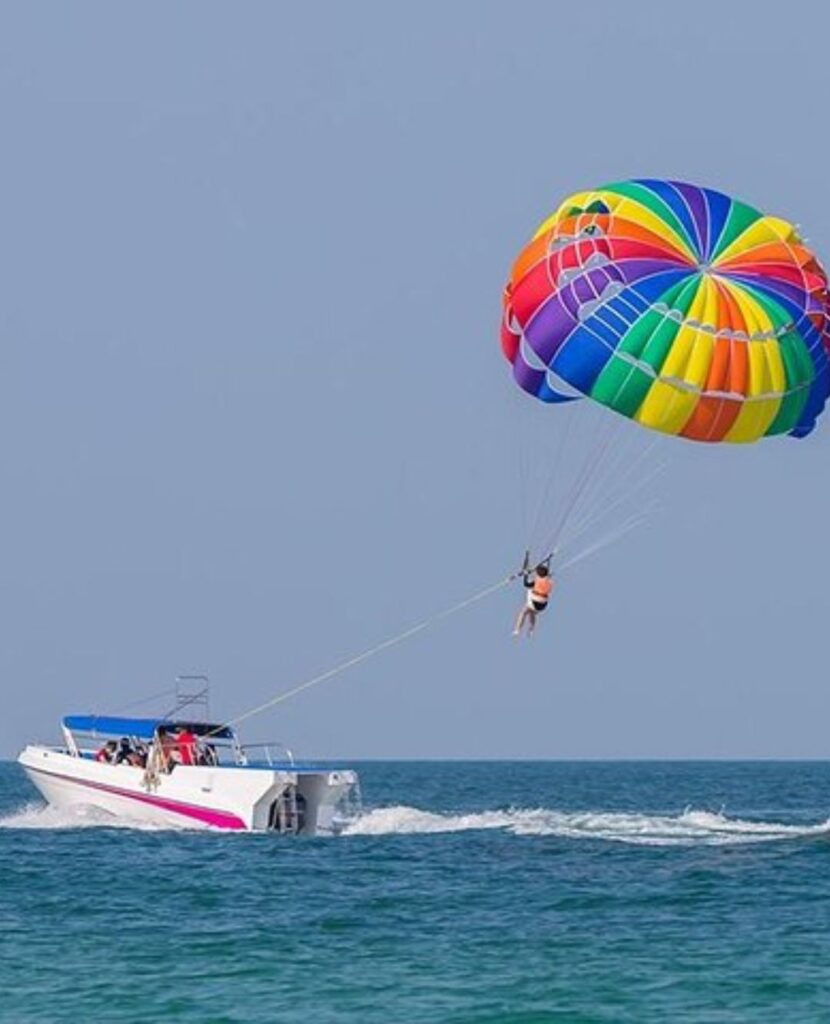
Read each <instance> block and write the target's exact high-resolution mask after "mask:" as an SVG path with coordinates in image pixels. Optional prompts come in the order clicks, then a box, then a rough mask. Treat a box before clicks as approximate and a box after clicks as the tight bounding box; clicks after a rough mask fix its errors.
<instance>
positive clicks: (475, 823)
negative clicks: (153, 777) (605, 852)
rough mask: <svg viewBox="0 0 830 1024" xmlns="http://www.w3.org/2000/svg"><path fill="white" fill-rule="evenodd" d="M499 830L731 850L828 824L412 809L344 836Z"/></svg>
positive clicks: (352, 826) (362, 820)
mask: <svg viewBox="0 0 830 1024" xmlns="http://www.w3.org/2000/svg"><path fill="white" fill-rule="evenodd" d="M474 829H501V830H503V831H505V832H509V833H511V834H513V835H516V836H559V837H561V838H566V839H602V840H607V841H609V842H618V843H632V844H635V845H639V846H692V845H729V844H732V845H735V844H741V843H760V842H770V841H773V840H781V839H797V838H805V837H809V836H819V835H830V820H828V821H826V822H823V823H821V824H817V825H805V826H803V825H786V824H782V823H779V822H765V821H748V820H744V819H741V818H730V817H727V816H726V815H725V814H723V813H713V812H711V811H702V810H701V811H697V810H693V809H691V808H687V809H686V810H685V811H684V812H683V813H682V814H678V815H659V814H637V813H619V812H610V811H576V812H574V811H571V812H565V811H556V810H547V809H545V808H537V809H535V810H523V809H521V808H510V809H508V810H499V811H480V812H477V813H470V814H436V813H433V812H431V811H423V810H419V809H418V808H416V807H404V806H395V807H379V808H375V809H374V810H369V811H366V812H364V813H363V814H361V815H359V816H358V817H357V818H355V819H353V820H352V821H350V822H349V823H348V824H347V825H346V827H345V828H344V829H343V834H344V835H347V836H356V835H363V836H380V835H407V834H409V835H412V834H421V835H424V834H431V833H432V834H434V833H441V832H465V831H470V830H474Z"/></svg>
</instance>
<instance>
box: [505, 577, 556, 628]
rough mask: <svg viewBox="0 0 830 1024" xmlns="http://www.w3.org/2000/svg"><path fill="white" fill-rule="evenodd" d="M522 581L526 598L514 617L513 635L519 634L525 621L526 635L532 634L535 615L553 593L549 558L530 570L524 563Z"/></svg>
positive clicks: (543, 608)
mask: <svg viewBox="0 0 830 1024" xmlns="http://www.w3.org/2000/svg"><path fill="white" fill-rule="evenodd" d="M522 583H523V584H524V586H525V588H526V589H527V599H526V601H525V605H524V607H523V608H522V609H521V611H520V612H519V614H518V616H517V618H516V625H515V627H514V628H513V636H519V635H520V633H521V632H522V627H523V626H524V624H525V623H527V624H528V626H527V635H528V636H532V635H533V631H534V629H535V628H536V616H537V615H538V614H539V613H540V612H543V611H544V610H545V608H547V606H548V601H549V600H550V595H551V594H552V593H553V587H554V581H553V577H552V576H551V574H550V560H549V559H548V560H546V561H544V562H540V563H539V565H537V566H536V568H535V569H532V570H531V569H529V568H528V567H527V564H525V566H524V569H523V571H522Z"/></svg>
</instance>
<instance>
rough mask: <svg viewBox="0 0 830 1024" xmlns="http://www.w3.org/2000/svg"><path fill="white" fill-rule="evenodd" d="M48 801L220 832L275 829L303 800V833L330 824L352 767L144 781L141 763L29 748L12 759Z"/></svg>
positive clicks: (185, 772) (182, 774) (193, 773)
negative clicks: (286, 808) (288, 807)
mask: <svg viewBox="0 0 830 1024" xmlns="http://www.w3.org/2000/svg"><path fill="white" fill-rule="evenodd" d="M18 761H19V763H20V764H21V765H22V767H23V769H24V770H25V772H26V774H27V775H28V777H29V778H30V779H31V781H32V783H33V784H34V785H35V786H36V788H37V789H38V790H39V791H40V793H41V794H42V795H43V797H44V799H45V800H46V801H47V802H48V803H49V804H51V805H53V806H55V807H58V808H64V809H80V808H94V809H95V810H97V811H100V812H103V813H105V814H108V815H111V816H112V817H113V818H115V819H118V820H119V821H122V822H126V823H136V824H144V825H151V826H157V827H162V828H164V827H174V828H183V827H184V828H201V829H219V830H223V831H237V832H238V831H281V830H283V829H282V828H281V827H280V823H281V821H282V819H280V817H279V816H278V815H277V814H275V807H276V806H277V804H278V802H279V801H283V800H285V799H286V795H289V794H290V795H292V799H293V800H294V801H295V802H296V800H297V799H298V797H297V795H296V794H299V799H300V800H301V802H302V808H303V815H302V821H301V824H300V826H299V827H296V823H295V827H294V828H293V829H292V830H293V831H299V832H302V833H303V834H307V835H316V834H320V833H326V832H330V831H332V830H333V829H334V828H335V825H336V817H335V812H336V808H337V806H338V803H339V801H340V799H341V797H342V796H344V795H345V794H346V793H347V792H348V790H349V789H350V788H351V787H352V786H353V785H354V784H355V783H356V776H355V775H354V773H353V772H347V771H346V772H329V771H320V772H308V773H303V772H297V771H293V770H281V769H276V768H272V767H268V768H257V767H254V768H249V767H243V766H239V767H209V766H195V765H194V766H189V765H188V766H185V765H179V766H177V767H176V768H175V770H174V771H173V772H171V773H170V774H169V775H167V774H164V775H161V776H160V777H158V778H157V779H155V780H152V782H150V781H148V779H147V777H146V775H145V772H144V770H143V769H141V768H134V767H132V766H130V765H111V764H103V763H99V762H96V761H94V760H90V759H88V758H86V757H83V756H76V755H74V754H71V753H69V752H68V751H64V750H60V749H57V748H54V747H43V746H34V745H33V746H28V747H26V749H25V750H24V751H23V752H22V753H21V754H20V757H19V758H18Z"/></svg>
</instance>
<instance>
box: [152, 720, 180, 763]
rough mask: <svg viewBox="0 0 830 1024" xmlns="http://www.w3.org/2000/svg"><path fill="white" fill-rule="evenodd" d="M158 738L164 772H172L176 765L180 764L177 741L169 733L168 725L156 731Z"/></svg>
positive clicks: (161, 726)
mask: <svg viewBox="0 0 830 1024" xmlns="http://www.w3.org/2000/svg"><path fill="white" fill-rule="evenodd" d="M156 734H157V736H158V747H159V750H160V751H161V762H162V767H163V769H164V771H166V772H172V771H173V768H174V766H175V765H177V764H178V763H179V748H178V745H177V744H176V741H175V739H174V738H173V737H172V736H171V735H170V733H169V732H168V731H167V726H166V725H160V726H159V727H158V729H157V730H156Z"/></svg>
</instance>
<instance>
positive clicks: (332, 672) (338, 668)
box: [223, 572, 520, 728]
mask: <svg viewBox="0 0 830 1024" xmlns="http://www.w3.org/2000/svg"><path fill="white" fill-rule="evenodd" d="M519 575H520V573H518V572H514V573H511V574H510V575H509V576H507V577H505V578H504V579H501V580H499V582H498V583H492V584H491V585H490V586H489V587H484V589H483V590H479V591H477V592H476V593H475V594H472V595H471V596H470V597H466V598H464V600H463V601H459V602H458V604H454V605H452V607H450V608H445V609H444V610H443V611H441V612H438V614H437V615H433V616H431V617H430V618H428V619H424V621H423V622H419V623H418V624H417V625H415V626H410V627H409V628H408V629H405V630H403V632H401V633H397V634H396V635H395V636H392V637H389V639H388V640H384V641H383V642H382V643H379V644H376V645H375V646H374V647H370V648H369V649H368V650H366V651H363V652H362V653H361V654H356V655H355V656H354V657H352V658H348V659H347V660H346V661H341V662H340V664H339V665H335V666H334V667H333V668H330V669H328V670H327V671H325V672H321V673H320V675H317V676H314V677H313V678H312V679H306V680H305V682H302V683H299V684H298V685H297V686H294V687H292V688H291V689H290V690H285V691H283V692H282V693H279V694H277V696H276V697H272V698H271V700H267V701H265V703H264V704H259V705H258V706H257V707H255V708H251V710H250V711H245V712H244V713H243V714H241V715H238V716H237V717H236V718H231V719H230V720H228V721H227V722H225V723H224V725H223V728H224V727H225V726H228V725H239V724H240V723H241V722H245V721H247V719H249V718H253V717H254V716H255V715H260V714H262V712H263V711H268V710H269V709H270V708H273V707H276V706H277V704H282V703H283V702H284V701H287V700H290V698H291V697H296V695H297V694H298V693H302V692H303V690H310V689H311V688H312V686H319V685H320V683H324V682H326V681H327V680H328V679H333V678H334V677H335V676H338V675H340V673H341V672H345V671H346V669H349V668H354V666H355V665H360V664H361V663H362V662H364V661H368V660H369V659H370V658H374V657H375V655H377V654H380V653H381V652H382V651H387V650H389V648H390V647H395V646H397V645H398V644H400V643H403V642H404V640H408V639H409V638H410V637H413V636H415V635H416V634H417V633H422V632H423V631H424V630H426V629H429V627H430V626H433V625H435V624H436V623H438V622H441V621H442V620H443V619H448V618H449V617H450V616H451V615H455V614H456V612H460V611H462V610H463V609H464V608H469V607H470V605H473V604H476V603H477V602H478V601H482V600H484V598H485V597H489V596H490V594H495V593H496V591H497V590H502V589H503V588H504V587H506V586H507V585H508V584H510V583H512V582H513V581H514V580H515V579H517V578H518V576H519Z"/></svg>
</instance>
